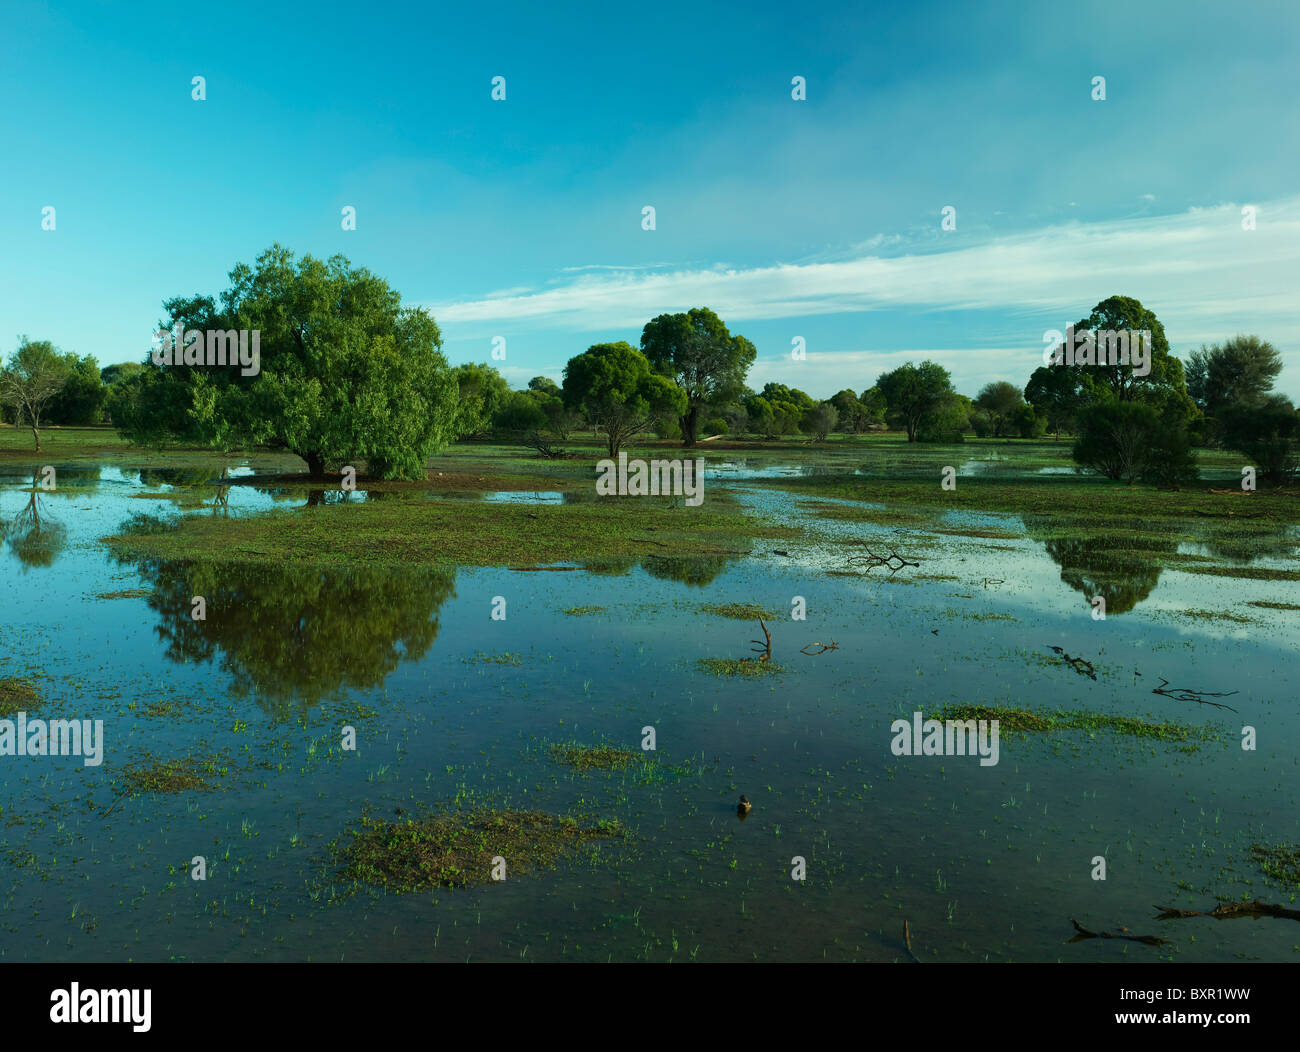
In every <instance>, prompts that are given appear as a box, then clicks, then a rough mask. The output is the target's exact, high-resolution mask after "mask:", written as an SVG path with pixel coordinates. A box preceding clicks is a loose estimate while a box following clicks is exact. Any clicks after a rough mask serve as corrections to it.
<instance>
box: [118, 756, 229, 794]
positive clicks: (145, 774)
mask: <svg viewBox="0 0 1300 1052" xmlns="http://www.w3.org/2000/svg"><path fill="white" fill-rule="evenodd" d="M207 766H208V770H206V771H203V773H200V772H201V768H200V766H199V764H197V763H195V762H194V761H193V760H190V759H184V760H170V761H160V760H154V759H149V760H134V761H132V762H131V763H128V764H126V765H124V766H123V768H122V772H121V774H120V775H119V776H118V777H117V778H115V779H113V785H114V787H115V788H117V789H118V792H119V795H123V796H138V795H139V794H141V793H186V792H201V793H206V792H208V791H209V790H210V789H211V788H212V786H211V785H210V784H209V783H208V779H207V775H208V774H211V773H212V768H211V765H207Z"/></svg>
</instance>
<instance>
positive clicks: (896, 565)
mask: <svg viewBox="0 0 1300 1052" xmlns="http://www.w3.org/2000/svg"><path fill="white" fill-rule="evenodd" d="M857 543H858V544H861V545H862V547H863V550H864V551H865V554H864V555H850V556H849V564H850V565H853V564H855V563H863V564H865V565H866V567H867V570H868V572H870V571H871V570H874V569H875V568H876V567H877V566H886V567H888V568H889V576H890V577H893V576H894V574H896V573H898V571H899V570H901V569H902V568H903V567H904V566H918V567H919V566H920V565H921V564H920V563H919V562H910V561H909V560H907V559H904V558H903V557H902V556H901V555H899V554H898V553H897V552H896V551H894V549H893V548H890V549H889V554H888V555H877V554H876V553H875V552H873V551H872V550H871V549H870V548H868V547H867V545H866V542H865V541H858V542H857Z"/></svg>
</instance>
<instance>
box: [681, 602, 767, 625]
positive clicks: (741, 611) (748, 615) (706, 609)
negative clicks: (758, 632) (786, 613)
mask: <svg viewBox="0 0 1300 1052" xmlns="http://www.w3.org/2000/svg"><path fill="white" fill-rule="evenodd" d="M700 613H702V614H713V615H714V616H715V617H727V618H730V619H731V620H733V621H757V620H758V619H759V618H766V619H767V620H769V621H775V620H776V614H774V613H772V611H771V610H769V609H767V608H766V607H763V606H759V605H758V604H757V603H703V604H701V606H700Z"/></svg>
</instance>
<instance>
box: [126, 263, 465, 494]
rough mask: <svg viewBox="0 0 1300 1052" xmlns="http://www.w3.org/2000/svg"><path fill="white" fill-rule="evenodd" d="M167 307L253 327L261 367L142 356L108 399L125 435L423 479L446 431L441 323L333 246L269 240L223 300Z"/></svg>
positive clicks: (453, 422) (169, 322)
mask: <svg viewBox="0 0 1300 1052" xmlns="http://www.w3.org/2000/svg"><path fill="white" fill-rule="evenodd" d="M164 309H165V310H166V311H167V319H166V321H165V322H164V324H163V326H161V327H162V328H169V327H171V326H173V325H175V324H177V323H179V324H180V325H181V326H182V328H183V329H184V330H189V329H198V330H200V331H203V330H208V329H218V330H232V329H233V330H250V331H251V330H257V331H259V332H260V359H261V360H260V371H259V372H258V373H257V374H256V375H247V376H246V375H243V370H241V369H239V368H222V367H211V366H195V365H183V364H167V365H162V366H158V365H154V364H152V362H149V363H146V377H145V382H144V383H142V384H140V385H138V386H135V387H132V386H130V385H128V386H127V388H126V390H125V391H124V395H125V397H120V398H118V399H116V400H115V401H114V403H113V407H112V412H113V416H114V422H115V424H117V425H118V426H119V427H120V428H121V429H122V430H123V431H124V432H125V433H126V434H127V435H128V436H129V437H132V438H135V439H137V440H149V439H159V438H169V437H170V438H181V439H189V440H198V441H202V442H204V443H206V444H210V445H213V446H216V447H219V448H231V447H233V446H234V445H240V444H245V443H253V444H258V445H263V446H269V447H271V448H275V449H285V450H288V451H290V452H293V453H296V454H297V455H298V456H300V457H302V458H303V460H305V461H306V462H307V466H308V470H309V471H310V472H311V474H312V475H314V476H319V475H321V474H323V473H324V471H325V469H326V466H327V465H337V464H341V463H344V462H347V461H352V460H356V459H360V458H364V459H365V460H366V461H367V463H368V465H369V468H370V472H371V474H373V475H375V476H377V477H380V478H419V477H423V473H424V462H425V460H426V458H427V457H429V456H431V455H432V454H434V453H435V452H437V451H438V450H439V449H441V448H443V447H444V446H445V445H446V444H447V443H448V442H450V441H451V440H452V439H453V438H454V437H455V434H456V426H457V423H458V418H459V414H458V412H457V397H458V394H459V388H458V385H457V383H456V380H455V378H454V377H453V376H452V373H451V370H450V369H448V367H447V363H446V360H445V359H444V358H443V356H442V354H441V353H440V350H439V349H440V347H441V344H442V339H441V334H440V332H439V330H438V326H437V323H436V322H435V321H434V320H433V318H432V317H431V316H430V315H429V314H428V313H427V312H426V311H424V310H422V309H420V308H412V307H403V306H402V304H401V297H400V295H399V294H398V293H397V292H396V291H394V290H393V289H392V288H390V287H389V285H388V283H387V282H385V281H384V280H383V279H381V278H379V277H377V276H375V275H373V274H371V273H370V272H369V271H368V270H365V269H364V268H356V267H353V266H352V264H351V263H349V262H348V260H347V259H345V258H344V257H343V256H334V257H332V258H331V259H329V260H328V261H322V260H319V259H316V258H314V257H312V256H310V255H304V256H302V257H300V258H296V259H295V258H294V255H293V253H292V252H290V251H289V249H287V248H284V247H283V246H281V245H275V246H273V247H271V248H270V249H267V250H266V251H265V252H263V253H262V254H261V255H260V256H259V257H258V259H257V261H256V263H255V264H254V265H253V266H249V265H247V264H243V263H240V264H238V265H236V266H235V268H234V269H233V270H231V272H230V287H229V288H228V289H227V290H226V291H225V292H224V293H222V295H221V301H220V305H219V306H218V304H217V303H216V302H215V301H214V300H213V299H212V298H211V297H208V296H193V297H190V298H177V299H172V300H168V301H167V302H166V303H165V304H164Z"/></svg>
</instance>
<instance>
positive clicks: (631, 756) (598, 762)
mask: <svg viewBox="0 0 1300 1052" xmlns="http://www.w3.org/2000/svg"><path fill="white" fill-rule="evenodd" d="M550 751H551V759H553V760H554V761H555V762H556V763H561V764H564V765H565V766H566V767H574V768H576V769H577V770H579V771H621V770H623V769H624V768H627V767H630V766H632V764H634V763H640V762H641V760H642V755H641V753H639V752H634V751H633V750H631V749H620V748H618V747H617V746H614V745H580V744H578V743H577V742H563V743H558V744H555V745H552V746H551V750H550Z"/></svg>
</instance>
